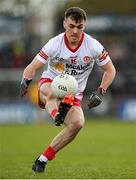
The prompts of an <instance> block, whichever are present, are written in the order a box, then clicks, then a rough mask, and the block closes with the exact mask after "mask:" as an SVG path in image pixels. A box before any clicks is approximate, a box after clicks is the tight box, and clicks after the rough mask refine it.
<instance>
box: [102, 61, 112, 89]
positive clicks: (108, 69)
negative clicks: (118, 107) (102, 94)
mask: <svg viewBox="0 0 136 180" xmlns="http://www.w3.org/2000/svg"><path fill="white" fill-rule="evenodd" d="M101 68H102V69H103V70H104V73H103V77H102V81H101V84H100V87H101V88H102V89H104V90H105V91H106V90H107V89H108V87H109V86H110V85H111V83H112V81H113V79H114V77H115V74H116V70H115V67H114V65H113V63H112V61H111V59H110V61H109V62H108V63H107V64H105V65H103V66H101Z"/></svg>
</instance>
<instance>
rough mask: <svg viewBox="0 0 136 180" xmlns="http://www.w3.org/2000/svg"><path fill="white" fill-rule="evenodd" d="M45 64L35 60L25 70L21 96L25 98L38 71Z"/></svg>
mask: <svg viewBox="0 0 136 180" xmlns="http://www.w3.org/2000/svg"><path fill="white" fill-rule="evenodd" d="M44 65H45V64H44V63H42V62H41V61H39V60H38V59H37V58H34V59H33V61H32V62H31V63H30V64H29V65H28V66H27V67H26V68H25V69H24V72H23V77H22V81H21V85H20V96H24V95H25V94H26V93H27V89H28V86H29V84H30V83H31V81H32V79H33V77H34V76H35V74H36V72H37V70H38V69H39V68H41V67H42V66H44Z"/></svg>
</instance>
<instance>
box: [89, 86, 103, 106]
mask: <svg viewBox="0 0 136 180" xmlns="http://www.w3.org/2000/svg"><path fill="white" fill-rule="evenodd" d="M105 93H106V91H105V90H104V89H103V88H101V87H99V88H98V90H97V91H95V92H92V94H91V95H90V98H89V103H88V107H89V109H91V108H93V107H96V106H98V105H100V104H101V102H102V99H101V96H103V95H104V94H105Z"/></svg>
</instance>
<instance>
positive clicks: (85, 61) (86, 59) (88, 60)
mask: <svg viewBox="0 0 136 180" xmlns="http://www.w3.org/2000/svg"><path fill="white" fill-rule="evenodd" d="M91 59H92V58H91V57H90V56H85V57H84V58H83V61H84V63H85V64H87V63H89V62H90V61H91Z"/></svg>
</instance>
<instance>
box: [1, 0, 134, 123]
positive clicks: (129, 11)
mask: <svg viewBox="0 0 136 180" xmlns="http://www.w3.org/2000/svg"><path fill="white" fill-rule="evenodd" d="M71 6H79V7H81V8H83V9H84V10H85V11H86V12H87V16H88V19H87V26H86V30H85V32H87V33H88V34H90V35H91V36H93V37H94V38H96V39H97V40H99V41H100V42H101V43H102V44H103V45H104V47H105V48H106V49H107V50H108V51H109V54H110V57H111V59H112V61H113V63H114V65H115V67H116V70H117V75H116V78H115V80H114V82H113V84H112V85H111V86H110V88H109V90H108V92H107V94H106V96H105V97H104V99H103V103H102V104H101V105H100V106H99V107H98V108H95V109H92V110H91V111H90V112H88V108H87V100H88V98H89V95H90V93H91V91H93V90H95V89H96V88H97V87H98V85H99V82H100V80H101V74H102V72H101V71H100V69H99V68H98V67H97V66H95V68H94V70H93V73H92V75H91V76H90V78H89V80H88V85H87V88H86V91H85V94H84V100H83V108H84V111H85V114H86V116H98V117H107V116H108V117H118V118H119V119H122V120H125V121H127V120H131V121H135V120H136V72H135V69H136V1H135V0H118V1H112V0H0V122H2V123H3V122H15V121H16V122H31V121H32V120H34V119H36V120H37V119H40V120H42V119H45V111H42V110H40V109H39V107H38V106H37V80H38V78H39V77H40V76H41V72H42V70H41V71H40V72H39V74H37V76H36V77H35V78H34V80H33V82H32V84H31V86H30V89H29V92H28V95H27V97H26V98H24V99H21V98H20V97H19V86H20V81H21V78H22V72H23V70H24V68H25V67H26V66H27V65H28V64H29V63H30V62H31V61H32V59H33V58H34V56H35V55H36V54H37V53H38V52H39V50H40V49H41V48H42V46H43V45H44V44H45V43H46V42H47V41H48V40H49V39H50V38H51V37H53V36H55V35H57V34H59V33H60V32H62V31H64V29H63V15H64V11H65V10H66V9H67V8H68V7H71ZM45 68H46V67H45Z"/></svg>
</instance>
